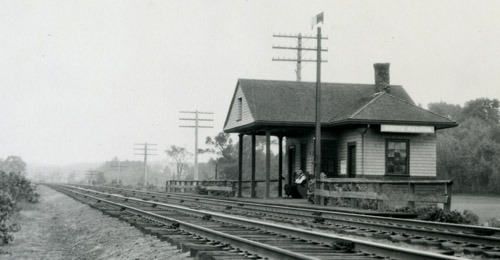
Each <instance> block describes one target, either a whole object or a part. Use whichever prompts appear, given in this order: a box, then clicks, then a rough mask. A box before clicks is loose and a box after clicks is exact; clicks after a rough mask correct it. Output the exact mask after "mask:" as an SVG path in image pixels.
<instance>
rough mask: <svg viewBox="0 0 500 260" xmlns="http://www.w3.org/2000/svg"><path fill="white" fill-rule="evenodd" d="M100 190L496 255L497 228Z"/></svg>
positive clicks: (450, 250)
mask: <svg viewBox="0 0 500 260" xmlns="http://www.w3.org/2000/svg"><path fill="white" fill-rule="evenodd" d="M92 188H93V189H97V190H100V191H103V192H113V193H119V194H122V195H124V196H135V197H141V198H144V199H148V200H157V201H163V202H169V203H175V204H182V205H185V206H188V207H195V208H203V209H207V210H215V211H222V212H224V213H227V214H233V215H243V216H247V217H248V216H250V217H255V218H258V219H267V220H269V221H277V222H279V223H289V224H294V225H305V226H307V227H308V228H313V229H316V230H322V231H328V232H333V233H337V234H344V235H350V236H355V237H369V238H372V239H377V240H389V241H392V242H403V243H407V244H409V245H411V246H423V247H427V248H429V249H431V250H433V251H435V252H439V253H446V254H465V255H469V256H473V255H475V256H476V255H482V256H484V257H486V258H498V259H500V229H498V228H488V227H479V226H470V225H457V224H447V223H437V222H428V221H419V220H408V219H394V218H387V217H377V216H368V215H360V214H352V213H344V212H335V211H329V210H325V209H321V210H320V209H314V208H309V209H303V208H299V207H293V206H279V205H270V204H264V203H253V202H244V201H234V200H227V199H215V198H203V197H201V196H191V195H185V194H165V193H157V192H148V191H139V190H130V189H118V188H113V187H105V186H92Z"/></svg>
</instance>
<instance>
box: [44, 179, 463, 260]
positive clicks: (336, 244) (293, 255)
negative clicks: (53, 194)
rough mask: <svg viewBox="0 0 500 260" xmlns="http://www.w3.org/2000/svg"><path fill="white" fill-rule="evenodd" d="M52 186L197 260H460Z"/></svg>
mask: <svg viewBox="0 0 500 260" xmlns="http://www.w3.org/2000/svg"><path fill="white" fill-rule="evenodd" d="M50 187H52V188H54V189H56V190H58V191H61V192H63V193H65V194H68V195H70V196H72V197H74V198H76V199H78V200H81V201H83V202H86V203H89V204H90V205H91V206H93V207H95V208H98V209H100V210H102V211H103V212H105V213H106V214H109V215H112V216H116V217H120V218H121V219H124V220H127V221H129V222H130V223H131V224H133V225H135V226H138V227H139V228H141V229H142V230H144V231H145V232H146V233H150V234H154V235H157V236H158V237H160V238H162V239H166V240H169V241H170V242H173V243H174V244H177V245H178V246H179V247H182V248H184V249H186V248H187V249H189V250H190V251H191V253H192V255H197V256H198V258H199V259H266V258H267V259H310V260H312V259H461V258H457V257H454V256H447V255H442V254H436V253H430V252H427V251H421V250H415V249H408V248H402V247H398V246H393V245H387V244H381V243H375V242H370V241H365V240H360V239H354V238H347V237H342V236H338V235H332V234H324V233H319V232H314V231H310V230H304V229H302V228H293V227H289V226H283V225H278V224H273V223H269V222H263V221H257V220H251V219H246V218H241V217H236V216H232V215H227V214H222V213H216V212H210V211H205V210H196V209H190V208H188V207H184V206H179V205H173V204H167V203H162V202H158V201H152V200H146V199H140V198H134V197H127V196H122V195H118V194H111V193H104V192H100V191H93V190H89V189H84V188H79V187H70V186H54V185H50Z"/></svg>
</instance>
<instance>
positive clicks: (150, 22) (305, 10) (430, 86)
mask: <svg viewBox="0 0 500 260" xmlns="http://www.w3.org/2000/svg"><path fill="white" fill-rule="evenodd" d="M320 12H324V17H325V24H324V25H323V34H324V35H327V36H328V37H329V40H326V41H324V42H323V46H325V47H326V48H328V50H329V52H328V53H325V54H324V56H325V57H326V59H328V63H325V64H323V68H322V80H323V81H325V82H348V83H373V80H374V79H373V78H374V73H373V63H376V62H390V63H391V83H392V84H399V85H403V86H404V87H405V89H406V90H407V91H408V93H409V94H410V96H411V97H412V98H413V99H414V100H415V102H416V103H420V104H422V105H423V106H426V105H427V104H428V103H430V102H438V101H441V100H443V101H445V102H448V103H455V104H461V105H463V104H464V102H465V101H467V100H471V99H475V98H478V97H488V98H500V2H499V1H472V0H471V1H457V0H450V1H422V0H418V1H416V0H415V1H400V0H398V1H352V0H349V1H267V0H266V1H229V0H227V1H206V0H200V1H160V0H158V1H143V0H137V1H102V0H96V1H90V0H85V1H68V0H60V1H52V0H40V1H23V0H16V1H0V32H1V35H2V39H1V40H0V90H1V93H2V94H1V96H0V111H1V112H2V117H1V119H0V158H5V157H7V156H8V155H11V154H15V155H19V156H21V157H22V158H23V159H24V160H25V161H27V162H28V164H29V163H30V162H36V163H48V164H66V163H70V162H81V161H84V162H93V161H105V160H109V159H111V158H113V157H114V156H118V157H119V158H120V159H137V160H140V159H141V158H139V156H134V155H133V150H132V149H133V144H134V143H137V142H150V143H157V144H158V145H159V147H160V153H159V156H157V159H162V158H165V157H166V155H165V153H163V152H161V151H163V150H165V148H166V147H167V146H168V145H171V144H175V145H181V146H186V147H188V148H189V149H193V147H194V130H193V129H189V128H179V127H178V126H179V124H181V122H180V121H179V120H178V118H179V117H180V114H179V111H180V110H196V109H197V110H201V111H212V112H214V113H215V114H214V116H213V118H214V119H215V121H214V123H213V125H214V129H203V130H201V131H200V136H201V137H205V136H207V135H215V134H216V133H217V132H220V131H222V127H223V123H224V119H225V117H226V114H227V110H228V107H229V102H230V100H231V97H232V94H233V91H234V88H235V85H236V82H237V80H238V78H253V79H277V80H295V72H294V69H295V67H294V66H295V65H294V64H293V63H284V62H273V61H271V59H272V57H273V56H274V57H277V56H280V57H294V56H295V53H294V52H292V51H286V50H273V49H272V48H271V47H272V45H278V44H279V45H295V44H296V42H295V41H293V40H282V39H276V38H273V37H272V35H273V33H293V34H295V33H303V34H314V33H315V31H313V30H311V18H312V17H313V16H314V15H316V14H318V13H320ZM304 45H306V46H311V47H314V46H315V42H314V40H309V41H307V42H305V43H304ZM314 55H315V53H313V52H309V53H306V54H305V57H306V58H314ZM303 80H304V81H314V80H315V66H314V64H308V65H306V66H305V67H304V69H303ZM203 139H204V138H200V141H203Z"/></svg>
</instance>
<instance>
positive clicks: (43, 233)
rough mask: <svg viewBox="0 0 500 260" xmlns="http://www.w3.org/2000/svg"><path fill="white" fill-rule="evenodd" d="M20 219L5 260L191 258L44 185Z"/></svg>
mask: <svg viewBox="0 0 500 260" xmlns="http://www.w3.org/2000/svg"><path fill="white" fill-rule="evenodd" d="M38 192H39V193H40V195H41V202H40V203H39V204H36V205H27V206H25V208H24V209H23V210H22V211H21V212H20V213H19V214H18V215H17V216H16V217H17V218H16V222H17V223H19V224H20V225H21V231H19V232H17V233H14V241H13V242H12V243H11V244H9V245H7V246H4V247H2V248H1V249H3V250H5V251H8V252H10V255H1V256H0V260H3V259H47V260H49V259H50V260H63V259H64V260H66V259H89V260H94V259H95V260H98V259H130V260H136V259H137V260H138V259H169V260H170V259H172V260H181V259H191V258H188V257H187V254H181V253H180V252H179V251H178V250H177V248H175V247H172V246H171V245H169V244H168V243H165V242H162V241H160V240H158V239H156V238H155V237H152V236H148V235H144V234H142V233H141V232H140V231H138V230H137V229H135V228H133V227H131V226H129V225H128V224H126V223H124V222H121V221H119V220H117V219H114V218H111V217H108V216H106V215H103V214H102V213H101V212H99V211H97V210H94V209H92V208H90V207H89V206H87V205H84V204H82V203H80V202H77V201H75V200H73V199H71V198H69V197H67V196H65V195H63V194H61V193H58V192H56V191H54V190H52V189H50V188H47V187H45V186H39V188H38Z"/></svg>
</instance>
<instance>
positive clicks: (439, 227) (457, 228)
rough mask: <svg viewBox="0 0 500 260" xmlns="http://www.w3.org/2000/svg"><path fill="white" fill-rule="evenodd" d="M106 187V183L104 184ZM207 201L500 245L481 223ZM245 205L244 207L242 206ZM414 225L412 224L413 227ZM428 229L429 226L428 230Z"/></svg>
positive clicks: (498, 230)
mask: <svg viewBox="0 0 500 260" xmlns="http://www.w3.org/2000/svg"><path fill="white" fill-rule="evenodd" d="M102 187H103V188H104V187H105V186H102ZM105 188H108V189H109V188H111V189H117V188H114V187H105ZM118 190H126V191H131V192H134V193H144V194H148V195H155V196H166V197H168V198H172V195H170V194H165V193H157V192H147V191H138V190H132V189H118ZM174 196H177V197H181V198H184V199H185V198H192V199H193V200H197V199H199V197H198V196H192V195H179V194H175V195H174ZM203 200H206V201H211V202H214V203H216V204H218V205H220V202H224V203H230V204H233V205H237V206H238V205H239V204H244V205H250V206H254V207H262V208H264V209H265V210H268V211H272V210H276V211H277V210H282V211H281V212H285V211H286V212H289V211H290V208H291V207H292V208H295V212H294V213H290V214H295V215H301V214H299V213H298V212H299V211H300V212H304V214H303V216H304V217H311V216H313V215H314V216H321V217H331V218H334V220H339V219H338V217H339V216H341V217H344V218H345V219H341V220H340V221H343V222H345V223H351V224H356V225H358V224H359V225H360V226H364V227H370V226H379V227H384V228H387V229H389V230H391V231H395V232H400V231H404V230H411V231H414V232H418V233H419V234H420V235H428V236H433V235H434V236H435V235H436V234H439V236H441V237H440V238H445V239H454V237H456V236H460V237H462V238H463V241H464V242H470V243H479V244H481V243H483V244H488V245H498V244H500V237H499V236H493V235H491V236H480V235H475V234H474V232H479V233H486V234H488V233H489V234H495V235H500V228H492V227H481V226H473V225H463V224H453V223H443V222H431V221H424V220H413V219H412V220H410V219H398V218H390V217H380V216H370V215H363V214H355V213H345V212H335V211H332V210H323V209H304V208H298V207H294V206H293V205H292V206H279V205H270V204H264V203H255V202H247V201H243V202H240V201H234V200H224V199H213V198H203ZM240 207H243V206H240ZM352 219H360V220H364V221H365V222H364V223H360V222H356V221H353V220H352ZM374 221H379V222H383V223H384V222H385V223H388V224H383V223H375V222H374ZM410 226H411V227H410ZM425 228H427V229H425ZM450 231H454V232H457V233H452V232H450Z"/></svg>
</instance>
